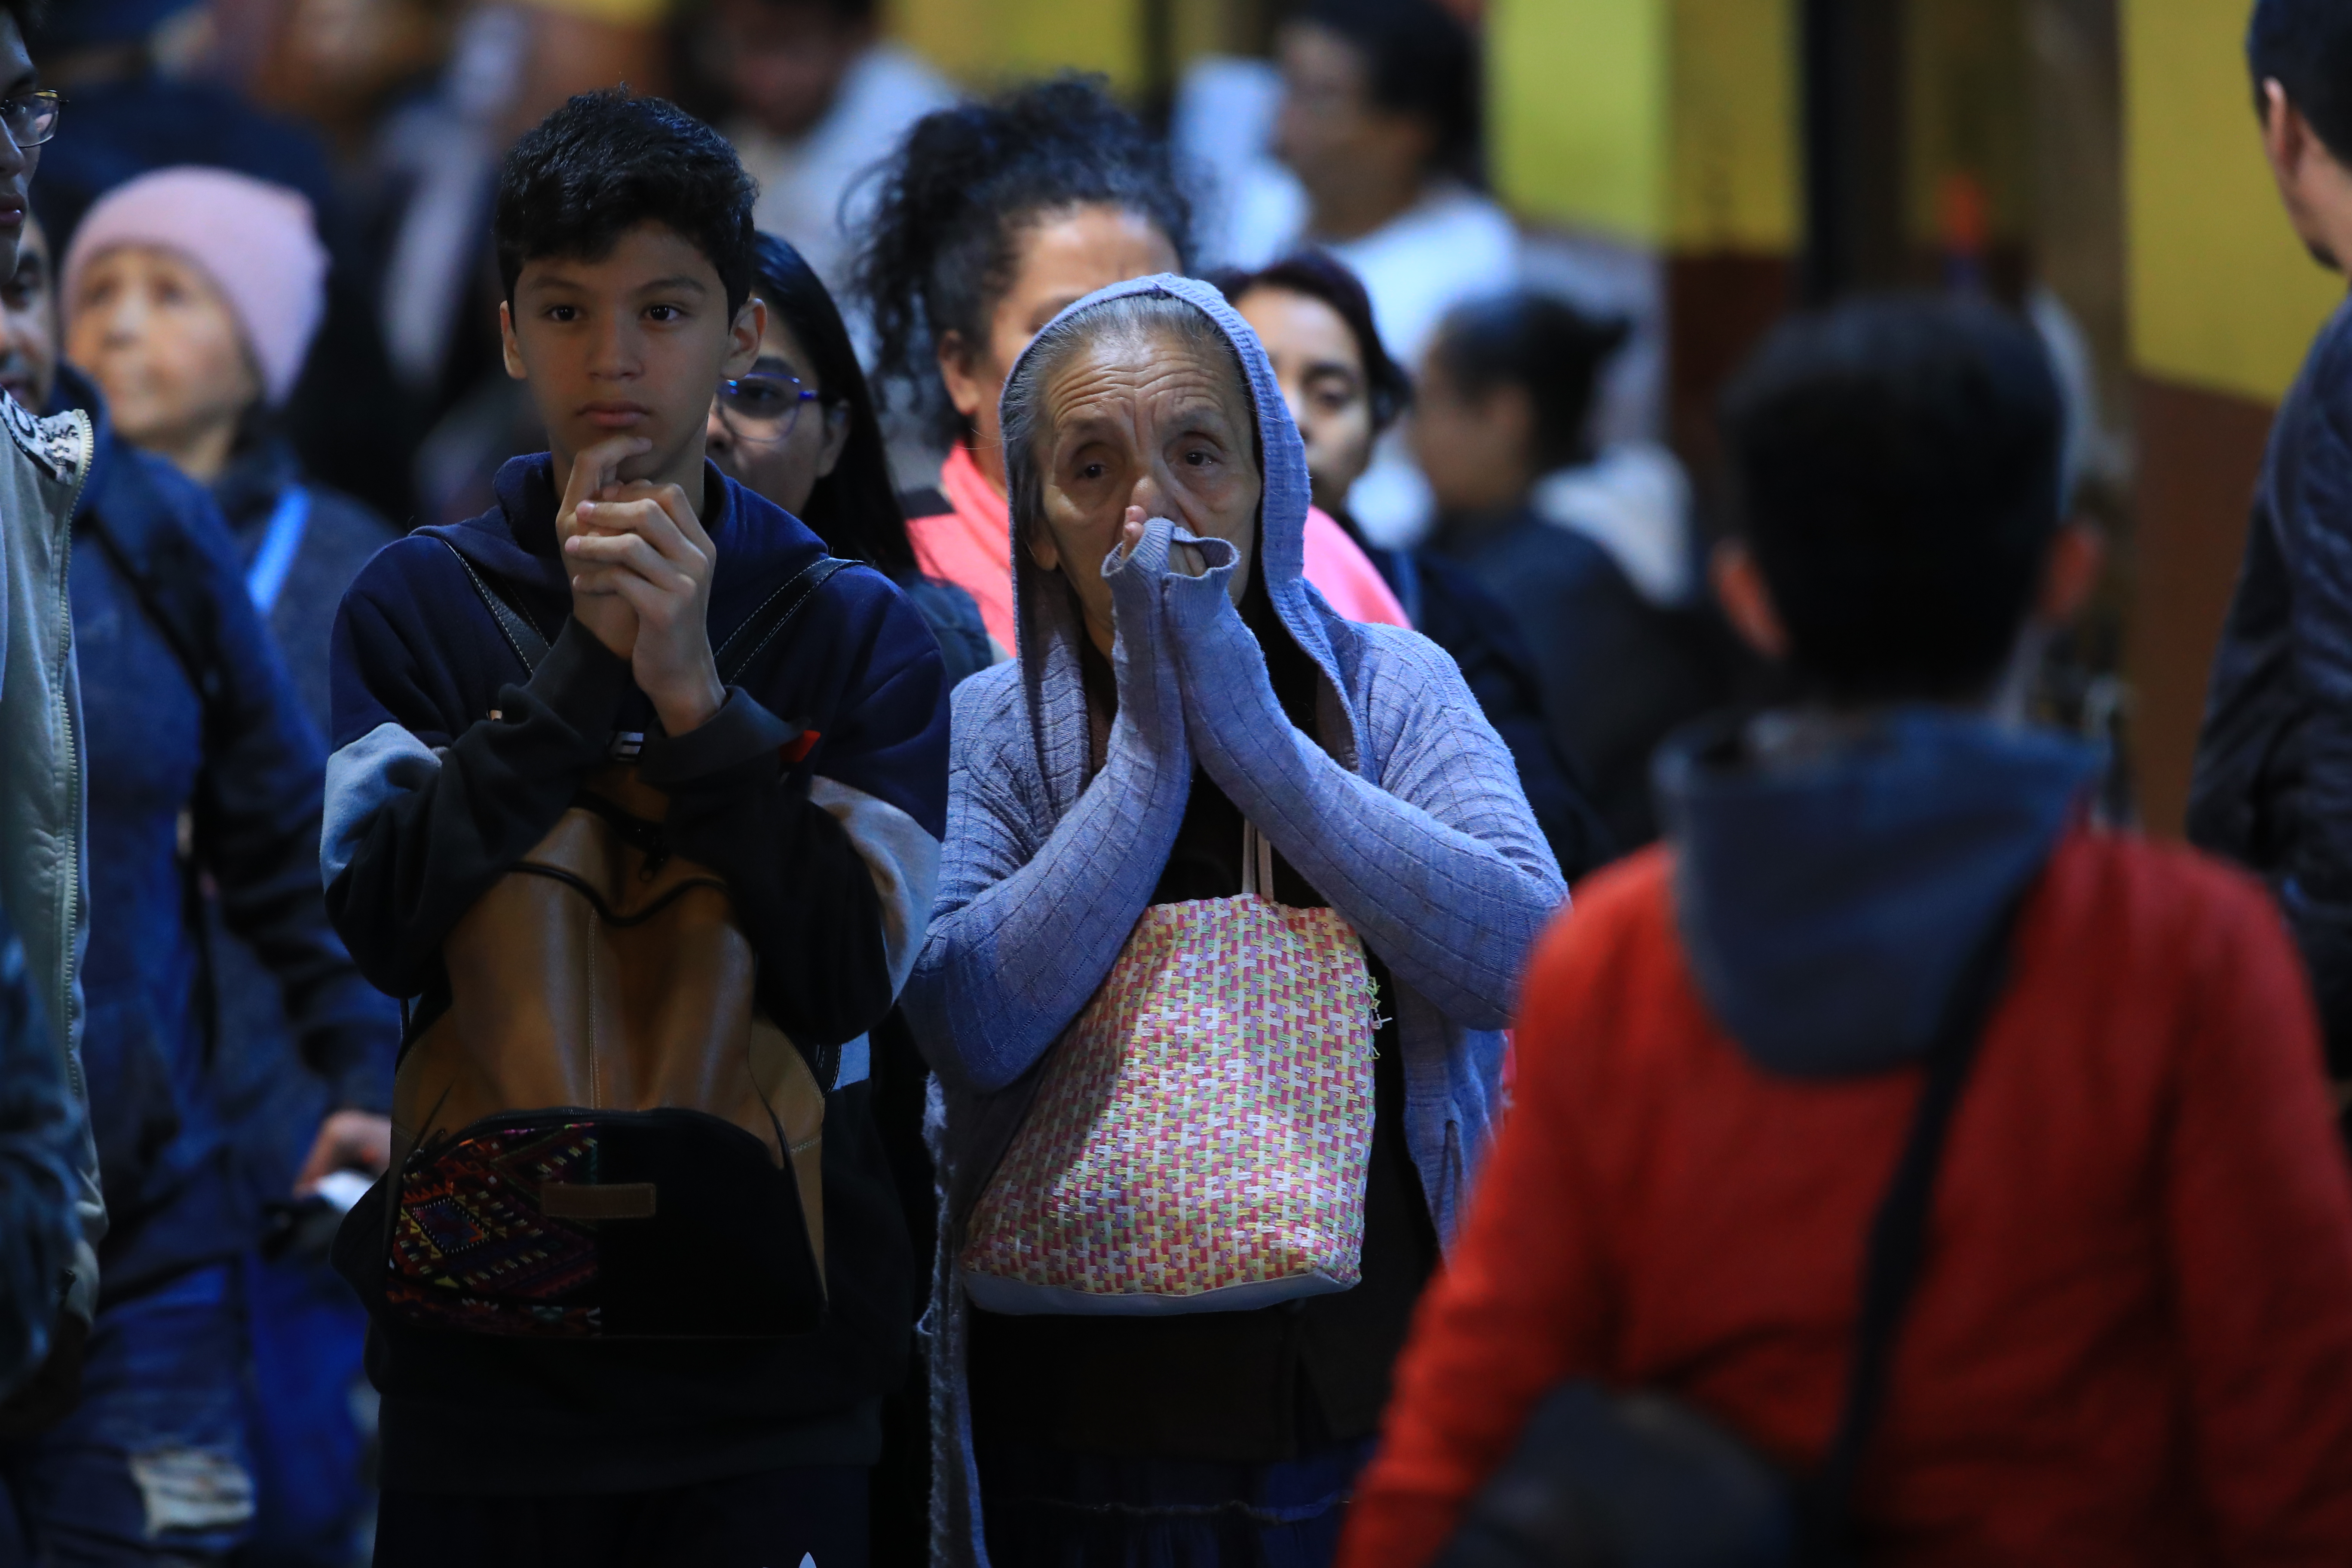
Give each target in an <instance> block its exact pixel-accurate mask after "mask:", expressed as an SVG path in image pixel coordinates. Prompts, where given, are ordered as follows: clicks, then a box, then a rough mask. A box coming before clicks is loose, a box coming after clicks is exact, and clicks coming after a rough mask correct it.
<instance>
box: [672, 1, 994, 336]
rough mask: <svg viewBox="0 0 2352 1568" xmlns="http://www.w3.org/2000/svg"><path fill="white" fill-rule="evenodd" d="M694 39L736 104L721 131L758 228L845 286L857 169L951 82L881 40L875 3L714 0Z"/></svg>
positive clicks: (889, 148)
mask: <svg viewBox="0 0 2352 1568" xmlns="http://www.w3.org/2000/svg"><path fill="white" fill-rule="evenodd" d="M700 46H701V53H702V54H703V56H704V57H705V58H704V59H703V61H702V68H703V69H704V71H705V72H706V73H707V74H708V75H709V76H711V77H712V78H714V79H716V80H717V81H718V82H719V84H720V85H721V86H723V87H724V89H726V92H727V96H728V98H729V99H730V100H731V103H732V108H733V118H732V120H731V121H730V122H729V124H728V127H727V131H728V135H729V138H730V140H732V141H733V142H734V143H735V151H736V154H737V155H738V156H739V157H740V158H741V159H742V160H743V167H744V169H745V171H746V172H747V173H749V174H751V177H752V178H753V179H754V180H757V181H758V182H759V184H760V205H759V208H758V218H759V224H760V227H761V229H762V230H764V231H766V232H768V233H770V234H774V235H778V236H780V237H782V238H783V240H784V241H785V242H786V243H787V244H789V245H791V246H792V247H793V249H795V250H797V251H799V252H800V254H801V255H802V256H803V258H806V259H807V261H808V264H809V265H810V266H811V267H812V268H815V270H816V275H817V276H818V277H819V278H822V279H824V282H825V285H826V287H827V288H829V289H841V288H842V287H843V286H844V285H845V283H846V282H847V281H848V269H849V263H850V260H851V252H852V251H853V249H854V248H855V245H856V240H855V236H856V234H857V233H858V232H859V231H860V230H861V228H862V227H863V224H864V213H863V211H862V210H861V209H862V208H863V207H864V206H865V205H867V204H868V201H870V196H871V190H870V187H861V186H860V184H859V176H860V175H862V174H866V172H867V171H869V170H870V169H872V168H873V167H874V166H875V165H876V164H877V163H881V162H883V161H884V160H885V159H887V158H888V157H889V156H890V154H891V153H892V152H893V151H895V150H896V149H897V147H898V142H899V139H900V138H901V137H903V136H904V135H905V134H906V132H907V129H908V127H909V126H911V125H912V124H914V123H915V121H918V120H920V119H921V118H922V117H923V116H924V115H926V114H929V113H930V112H931V111H932V110H938V109H944V108H946V107H947V106H948V105H950V104H951V103H953V102H954V101H955V100H956V92H955V89H954V88H953V87H951V86H950V85H949V83H948V80H947V79H946V78H945V77H942V76H941V75H940V73H939V72H938V71H936V70H933V69H932V68H930V67H929V65H928V64H926V63H925V62H924V61H923V59H922V58H921V57H920V56H919V55H916V54H914V53H913V52H912V51H910V50H908V49H905V48H901V47H898V46H897V45H895V44H886V43H884V42H882V41H881V40H880V39H879V38H878V37H877V23H876V16H875V0H713V4H712V5H711V6H710V9H709V14H708V17H707V19H706V21H705V22H704V24H703V28H702V32H701V37H700ZM859 197H863V198H865V199H855V198H859Z"/></svg>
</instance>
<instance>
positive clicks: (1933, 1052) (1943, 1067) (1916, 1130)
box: [1804, 879, 2038, 1562]
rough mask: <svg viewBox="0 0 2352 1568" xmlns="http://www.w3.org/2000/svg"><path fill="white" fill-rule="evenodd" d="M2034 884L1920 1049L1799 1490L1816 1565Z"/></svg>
mask: <svg viewBox="0 0 2352 1568" xmlns="http://www.w3.org/2000/svg"><path fill="white" fill-rule="evenodd" d="M2037 882H2038V879H2037ZM2037 882H2029V883H2028V884H2027V885H2026V887H2025V889H2024V890H2023V891H2021V892H2020V893H2019V894H2018V895H2017V896H2016V897H2015V898H2014V899H2012V900H2010V902H2009V903H2008V905H2007V906H2005V907H2004V908H2003V909H2002V910H2001V911H2000V916H1999V917H1998V918H1997V919H1996V920H1995V921H1993V925H1992V929H1991V930H1990V931H1988V932H1987V933H1986V934H1985V936H1984V937H1983V939H1982V940H1981V941H1980V942H1979V943H1978V946H1977V949H1976V951H1975V952H1972V953H1970V954H1969V961H1968V963H1966V964H1965V965H1964V966H1963V967H1962V969H1961V971H1960V975H1959V979H1958V982H1957V983H1956V984H1954V985H1953V987H1952V994H1951V996H1950V998H1949V1000H1948V1001H1947V1002H1946V1004H1945V1006H1944V1016H1943V1019H1942V1021H1941V1023H1940V1024H1939V1025H1938V1026H1937V1033H1936V1037H1935V1039H1934V1040H1933V1041H1932V1042H1931V1043H1930V1044H1929V1046H1928V1047H1927V1080H1926V1082H1925V1083H1924V1084H1922V1085H1921V1087H1920V1090H1919V1102H1918V1106H1917V1108H1916V1110H1914V1111H1913V1112H1912V1115H1911V1131H1910V1134H1909V1136H1908V1137H1906V1139H1905V1141H1904V1144H1903V1152H1902V1154H1901V1156H1900V1157H1899V1158H1897V1159H1896V1161H1895V1179H1894V1180H1893V1181H1892V1182H1891V1183H1890V1184H1888V1186H1887V1191H1886V1195H1885V1198H1883V1199H1882V1200H1880V1203H1879V1205H1878V1213H1877V1215H1876V1216H1875V1217H1874V1219H1873V1220H1872V1222H1871V1226H1870V1239H1869V1250H1868V1251H1867V1252H1866V1253H1865V1255H1864V1263H1863V1277H1862V1309H1861V1313H1860V1318H1859V1324H1858V1327H1857V1329H1856V1334H1855V1337H1856V1344H1855V1347H1854V1358H1853V1371H1852V1373H1850V1374H1849V1378H1848V1382H1847V1384H1846V1393H1845V1409H1844V1413H1843V1415H1842V1416H1841V1418H1840V1420H1839V1423H1838V1430H1837V1436H1836V1439H1835V1441H1833V1442H1832V1444H1831V1446H1830V1452H1829V1458H1827V1459H1826V1460H1824V1461H1823V1462H1822V1468H1820V1469H1819V1470H1818V1471H1816V1472H1815V1473H1814V1475H1813V1476H1812V1477H1811V1479H1810V1481H1809V1482H1808V1484H1807V1486H1806V1488H1805V1493H1806V1496H1805V1503H1806V1507H1805V1510H1804V1511H1805V1517H1806V1519H1807V1521H1808V1525H1809V1527H1810V1530H1811V1532H1812V1533H1814V1534H1815V1536H1816V1538H1817V1540H1818V1542H1819V1545H1820V1549H1821V1558H1822V1561H1824V1562H1843V1561H1848V1560H1851V1555H1852V1550H1853V1549H1852V1544H1851V1534H1852V1504H1853V1482H1854V1475H1855V1472H1856V1470H1857V1469H1858V1468H1859V1467H1860V1464H1861V1460H1862V1453H1863V1449H1864V1447H1865V1446H1866V1445H1867V1444H1868V1442H1869V1440H1870V1434H1871V1430H1872V1428H1873V1427H1874V1426H1876V1425H1877V1421H1878V1416H1879V1413H1880V1410H1881V1408H1882V1406H1883V1405H1885V1397H1886V1373H1887V1367H1888V1364H1889V1363H1890V1362H1891V1361H1892V1360H1893V1358H1894V1352H1895V1342H1896V1340H1897V1339H1898V1338H1899V1337H1900V1335H1901V1332H1902V1328H1903V1319H1904V1315H1905V1312H1906V1310H1907V1309H1908V1308H1909V1306H1910V1303H1911V1298H1912V1296H1913V1294H1914V1293H1915V1291H1916V1289H1917V1287H1918V1283H1919V1275H1920V1272H1921V1270H1922V1268H1924V1267H1925V1265H1926V1262H1927V1218H1928V1215H1929V1213H1930V1211H1931V1210H1932V1209H1933V1207H1934V1204H1935V1195H1936V1174H1937V1170H1938V1169H1939V1168H1940V1167H1941V1165H1942V1163H1943V1156H1944V1143H1945V1140H1946V1135H1947V1134H1948V1132H1949V1131H1950V1130H1951V1123H1952V1112H1953V1110H1955V1109H1956V1108H1957V1107H1958V1104H1959V1100H1960V1091H1961V1090H1962V1089H1964V1088H1966V1087H1967V1084H1968V1078H1969V1068H1971V1067H1972V1066H1973V1065H1974V1064H1975V1061H1976V1058H1977V1048H1978V1047H1979V1045H1980V1044H1981V1043H1982V1041H1983V1038H1984V1033H1985V1029H1986V1026H1988V1025H1989V1024H1990V1022H1991V1019H1992V1014H1993V1009H1994V1008H1995V1007H1996V1006H1997V1005H1999V1003H2000V998H2001V996H2002V994H2003V993H2004V992H2005V991H2006V990H2007V989H2008V981H2009V971H2010V949H2011V938H2012V937H2013V936H2014V935H2015V933H2016V930H2017V920H2018V915H2019V912H2020V910H2021V909H2022V908H2023V906H2024V903H2025V900H2027V899H2028V898H2029V897H2031V896H2032V890H2033V888H2034V887H2035V886H2036V885H2037ZM1808 1561H1811V1559H1808Z"/></svg>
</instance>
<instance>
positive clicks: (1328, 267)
mask: <svg viewBox="0 0 2352 1568" xmlns="http://www.w3.org/2000/svg"><path fill="white" fill-rule="evenodd" d="M1215 281H1216V283H1217V286H1218V287H1219V288H1220V289H1223V292H1224V296H1225V298H1226V300H1229V301H1230V302H1231V303H1232V305H1233V307H1234V310H1237V311H1239V312H1240V314H1241V318H1242V320H1244V321H1247V322H1248V323H1249V324H1250V328H1251V330H1252V331H1255V332H1256V333H1257V336H1258V342H1260V343H1261V344H1263V345H1264V346H1265V354H1266V360H1267V362H1268V363H1270V364H1272V365H1273V367H1274V376H1275V380H1276V383H1277V384H1280V386H1281V387H1282V396H1283V401H1284V402H1285V403H1286V404H1287V405H1289V408H1290V416H1291V418H1292V420H1293V421H1294V422H1296V423H1297V426H1298V434H1299V437H1300V439H1301V440H1303V441H1304V442H1305V443H1306V445H1307V478H1308V479H1309V480H1310V481H1311V483H1312V485H1313V488H1314V495H1315V504H1316V505H1317V506H1318V507H1320V508H1322V509H1323V510H1325V511H1327V512H1328V513H1330V515H1331V516H1332V517H1333V518H1334V519H1335V520H1337V521H1338V522H1339V526H1340V527H1342V528H1345V529H1347V530H1348V531H1349V537H1350V538H1352V539H1354V540H1355V541H1356V542H1357V543H1358V544H1360V545H1363V546H1364V553H1365V554H1366V555H1367V556H1369V557H1370V559H1371V562H1372V563H1373V564H1374V565H1375V566H1377V567H1379V568H1380V572H1381V576H1382V577H1383V578H1385V579H1387V581H1388V584H1389V586H1390V587H1391V589H1392V590H1394V591H1395V593H1396V596H1397V602H1398V603H1399V604H1400V605H1402V606H1403V608H1404V611H1405V613H1406V615H1407V616H1410V617H1411V618H1412V626H1413V629H1414V630H1415V631H1418V632H1420V633H1421V634H1422V635H1423V636H1424V637H1428V638H1429V639H1430V640H1431V641H1433V642H1434V643H1436V644H1437V646H1438V647H1442V648H1444V650H1445V651H1446V652H1447V653H1450V654H1452V655H1453V656H1454V663H1456V664H1458V665H1460V666H1461V667H1462V678H1463V679H1464V680H1465V682H1467V683H1468V685H1469V688H1470V690H1471V692H1472V693H1473V694H1474V695H1475V696H1476V698H1477V699H1478V706H1479V708H1480V709H1481V710H1483V711H1484V712H1485V713H1486V721H1487V722H1488V723H1490V724H1492V725H1493V726H1494V727H1495V732H1496V734H1498V735H1500V736H1502V737H1503V743H1504V744H1506V745H1507V746H1508V747H1510V749H1511V758H1512V760H1513V761H1514V762H1516V763H1517V764H1518V768H1519V784H1520V787H1521V788H1523V789H1525V790H1526V791H1527V795H1528V805H1530V806H1532V807H1533V808H1534V810H1535V814H1536V821H1537V822H1538V824H1540V825H1541V826H1542V827H1543V830H1544V837H1545V839H1546V840H1547V841H1549V843H1550V845H1551V851H1552V856H1553V858H1555V859H1557V860H1558V861H1559V868H1560V873H1561V875H1562V876H1564V877H1566V878H1567V879H1569V880H1570V882H1574V881H1575V880H1576V879H1578V878H1580V877H1581V876H1583V875H1584V873H1585V872H1587V871H1589V870H1591V869H1593V868H1595V867H1597V866H1599V865H1600V864H1601V862H1602V861H1603V860H1606V859H1607V858H1609V854H1610V849H1609V838H1608V833H1607V830H1606V829H1605V828H1603V827H1602V826H1601V823H1600V821H1599V819H1598V817H1597V816H1595V815H1594V812H1593V809H1592V807H1591V805H1590V804H1589V803H1588V802H1587V800H1586V798H1585V794H1586V792H1585V789H1584V786H1583V785H1582V784H1581V783H1580V781H1579V780H1578V779H1577V777H1576V769H1575V766H1574V764H1573V763H1570V762H1569V761H1568V759H1567V758H1566V756H1565V755H1564V754H1563V753H1562V752H1560V751H1559V747H1558V745H1557V744H1556V742H1554V741H1553V739H1552V731H1551V727H1550V725H1549V723H1548V722H1547V721H1546V720H1545V718H1544V710H1543V696H1542V684H1541V682H1540V680H1539V679H1538V676H1537V672H1536V668H1535V659H1534V658H1533V656H1532V655H1530V654H1529V653H1528V649H1527V646H1526V644H1525V643H1524V642H1523V641H1522V640H1521V638H1520V637H1519V634H1518V631H1517V627H1516V626H1515V625H1514V624H1513V621H1512V617H1511V615H1510V612H1509V611H1507V610H1506V609H1505V608H1504V607H1503V605H1502V603H1501V601H1499V600H1497V599H1496V597H1495V596H1494V595H1492V594H1490V593H1488V592H1487V591H1486V588H1485V587H1483V586H1481V585H1480V584H1479V582H1478V580H1477V579H1476V578H1475V577H1474V576H1472V575H1471V574H1470V572H1469V571H1468V569H1467V568H1465V567H1464V566H1462V565H1461V564H1459V563H1456V562H1454V561H1452V560H1450V559H1448V558H1447V557H1445V556H1443V555H1439V554H1436V553H1434V552H1430V551H1426V550H1412V549H1388V550H1384V549H1381V548H1380V547H1378V546H1376V545H1371V544H1368V543H1366V542H1365V541H1364V539H1363V537H1362V535H1360V533H1358V532H1357V531H1356V530H1355V525H1354V523H1353V522H1352V521H1350V519H1349V515H1348V490H1349V486H1351V485H1353V484H1354V483H1355V482H1356V480H1357V479H1358V478H1359V477H1360V476H1361V475H1362V473H1363V471H1364V469H1365V468H1366V467H1367V466H1369V465H1370V462H1371V460H1372V443H1373V442H1374V441H1376V440H1378V439H1379V438H1380V437H1381V434H1382V433H1383V432H1385V431H1386V430H1387V429H1388V428H1389V427H1390V426H1392V425H1394V424H1395V423H1396V421H1397V419H1398V418H1399V417H1400V416H1402V415H1403V413H1404V411H1405V408H1406V405H1408V404H1409V403H1410V402H1411V400H1412V382H1411V380H1410V379H1409V378H1408V377H1407V376H1406V374H1405V373H1404V368H1403V367H1402V365H1400V364H1398V363H1397V362H1396V361H1395V360H1394V359H1392V358H1391V357H1390V355H1389V353H1388V350H1387V349H1386V348H1385V347H1384V346H1383V345H1382V343H1381V335H1380V330H1379V328H1378V327H1377V326H1375V325H1374V324H1373V321H1372V311H1371V303H1370V300H1368V299H1366V298H1365V295H1364V286H1363V285H1362V284H1361V283H1360V282H1359V281H1358V280H1357V279H1356V276H1355V274H1354V273H1352V272H1349V270H1348V268H1346V266H1345V265H1344V264H1342V263H1340V262H1339V261H1337V260H1335V259H1334V258H1331V257H1329V256H1328V255H1324V254H1321V253H1319V252H1314V251H1308V252H1304V253H1302V254H1300V255H1297V256H1294V257H1289V258H1285V259H1283V260H1281V261H1277V262H1276V263H1275V264H1274V265H1273V266H1271V267H1266V268H1260V269H1259V270H1257V271H1255V272H1224V273H1220V274H1218V275H1217V276H1216V279H1215Z"/></svg>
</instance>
